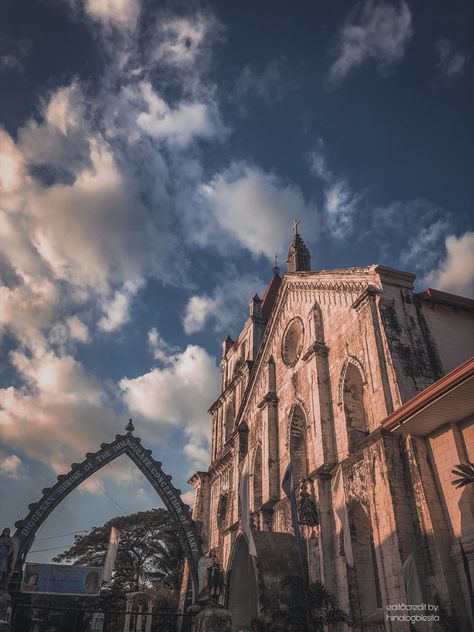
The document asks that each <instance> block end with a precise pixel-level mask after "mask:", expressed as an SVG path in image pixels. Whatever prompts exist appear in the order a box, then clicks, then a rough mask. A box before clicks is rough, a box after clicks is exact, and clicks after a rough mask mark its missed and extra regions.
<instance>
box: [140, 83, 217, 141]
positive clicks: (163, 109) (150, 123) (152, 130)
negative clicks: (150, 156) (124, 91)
mask: <svg viewBox="0 0 474 632" xmlns="http://www.w3.org/2000/svg"><path fill="white" fill-rule="evenodd" d="M140 90H141V94H142V97H143V100H144V101H145V103H146V106H147V107H148V111H147V112H141V113H140V114H139V115H138V118H137V123H138V126H139V127H140V128H141V129H142V130H143V131H145V132H147V133H148V134H149V135H150V136H153V137H155V138H159V139H163V140H166V141H168V142H169V143H172V144H175V145H178V146H180V147H182V146H185V145H188V144H189V143H190V142H191V141H192V140H193V139H194V138H211V137H213V136H216V135H218V134H219V133H220V132H221V131H223V129H224V128H223V126H222V124H221V123H220V120H219V117H218V114H217V111H216V108H215V107H213V106H212V104H211V105H209V104H206V103H180V104H179V105H178V106H177V107H176V108H175V109H171V108H170V107H169V106H168V105H167V104H166V103H165V101H164V100H163V99H162V98H161V97H160V96H159V95H158V94H157V93H156V92H155V91H154V90H153V88H152V86H151V84H150V83H148V82H143V83H142V84H141V85H140Z"/></svg>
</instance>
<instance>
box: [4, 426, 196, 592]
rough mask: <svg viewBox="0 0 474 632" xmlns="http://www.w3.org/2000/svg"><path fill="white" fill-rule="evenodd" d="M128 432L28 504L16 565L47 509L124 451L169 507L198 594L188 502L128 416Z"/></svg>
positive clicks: (18, 534) (19, 523) (21, 523)
mask: <svg viewBox="0 0 474 632" xmlns="http://www.w3.org/2000/svg"><path fill="white" fill-rule="evenodd" d="M126 430H127V433H126V434H124V435H117V436H116V437H115V441H113V442H112V443H102V444H101V446H100V450H98V451H97V452H94V453H87V454H86V458H85V459H84V461H82V463H73V464H72V465H71V470H70V471H69V473H68V474H60V475H59V476H58V477H57V483H56V484H55V485H54V486H53V487H48V488H46V489H43V491H42V494H43V495H42V497H41V499H40V500H39V501H38V502H36V503H32V504H30V505H28V509H29V513H28V515H27V516H26V517H25V518H23V520H19V521H17V522H16V523H15V527H16V529H17V530H16V532H15V534H14V536H13V540H14V542H15V553H16V555H15V568H19V567H20V568H21V566H22V565H23V563H24V561H25V560H26V556H27V555H28V552H29V550H30V548H31V545H32V544H33V540H34V537H35V533H36V532H37V530H38V529H39V527H40V526H41V525H42V524H43V522H44V521H45V520H46V518H47V517H48V516H49V515H50V513H51V512H52V511H53V510H54V509H55V508H56V507H57V506H58V505H59V504H60V503H61V502H62V501H63V500H64V499H65V498H66V496H67V495H68V494H69V493H70V492H72V491H73V490H74V489H76V487H78V485H80V484H81V483H83V482H84V481H85V480H87V479H88V478H89V476H92V474H94V473H95V472H97V471H98V470H100V469H101V468H102V467H104V465H107V464H108V463H110V462H111V461H113V460H114V459H116V458H117V457H119V456H120V455H122V454H126V455H127V456H128V457H129V458H130V459H131V460H132V461H133V462H134V463H135V465H136V466H137V467H138V469H139V470H140V471H141V472H142V473H143V474H144V475H145V477H146V478H147V479H148V481H149V482H150V483H151V485H152V486H153V488H154V489H155V491H156V492H157V493H158V495H159V496H160V498H161V500H162V501H163V503H164V505H165V507H166V509H167V510H168V511H169V513H170V516H171V518H172V519H173V522H174V524H175V525H176V530H177V533H178V536H179V539H180V542H181V545H182V547H183V550H184V554H185V557H186V560H187V562H188V565H189V569H190V575H191V582H192V587H193V597H194V598H196V596H197V594H198V590H197V589H198V574H197V564H198V561H199V558H200V557H201V555H202V552H201V543H200V539H199V536H198V534H197V532H196V528H195V525H194V522H193V520H192V518H191V513H190V510H189V507H188V505H185V504H184V503H183V501H182V500H181V491H180V490H179V489H176V488H175V487H174V486H173V485H172V484H171V476H168V475H167V474H165V473H164V472H163V470H162V469H161V463H160V462H159V461H155V459H154V458H153V457H152V456H151V450H146V449H145V448H144V447H143V446H142V445H141V439H140V437H135V436H134V435H133V430H134V427H133V424H132V422H131V420H130V422H129V424H128V426H127V428H126Z"/></svg>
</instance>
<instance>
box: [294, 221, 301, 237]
mask: <svg viewBox="0 0 474 632" xmlns="http://www.w3.org/2000/svg"><path fill="white" fill-rule="evenodd" d="M300 224H301V222H300V220H299V219H295V220H293V232H294V233H295V235H297V234H298V226H299V225H300Z"/></svg>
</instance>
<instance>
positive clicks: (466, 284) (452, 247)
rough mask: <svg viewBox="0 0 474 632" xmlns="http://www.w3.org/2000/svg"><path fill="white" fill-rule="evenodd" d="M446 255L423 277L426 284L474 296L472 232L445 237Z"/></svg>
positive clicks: (473, 233)
mask: <svg viewBox="0 0 474 632" xmlns="http://www.w3.org/2000/svg"><path fill="white" fill-rule="evenodd" d="M445 245H446V257H445V258H444V259H443V260H442V261H441V262H440V264H439V265H438V266H437V267H436V268H435V269H434V270H432V271H431V272H430V273H429V274H428V275H427V276H426V277H425V279H424V282H425V283H426V285H428V286H430V287H433V288H436V289H437V290H444V291H446V292H452V293H453V294H460V295H461V296H469V297H471V298H474V232H467V233H464V235H461V237H456V236H455V235H449V236H448V237H447V238H446V242H445Z"/></svg>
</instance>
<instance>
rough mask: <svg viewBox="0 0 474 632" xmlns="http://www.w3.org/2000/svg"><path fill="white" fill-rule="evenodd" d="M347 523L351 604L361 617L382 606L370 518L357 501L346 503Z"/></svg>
mask: <svg viewBox="0 0 474 632" xmlns="http://www.w3.org/2000/svg"><path fill="white" fill-rule="evenodd" d="M349 525H350V530H351V543H352V553H353V556H354V567H355V580H356V586H355V590H354V591H352V595H351V602H352V604H351V605H352V611H353V612H356V613H358V614H359V617H357V618H358V619H359V620H362V619H364V618H365V617H368V616H370V615H371V614H373V613H374V612H375V610H377V608H381V607H382V599H381V595H380V584H379V578H378V570H377V560H376V557H375V548H374V541H373V538H372V527H371V523H370V518H369V516H368V515H367V513H366V511H365V509H364V508H363V507H362V505H361V504H360V503H359V502H355V501H354V502H353V503H351V505H350V507H349Z"/></svg>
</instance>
